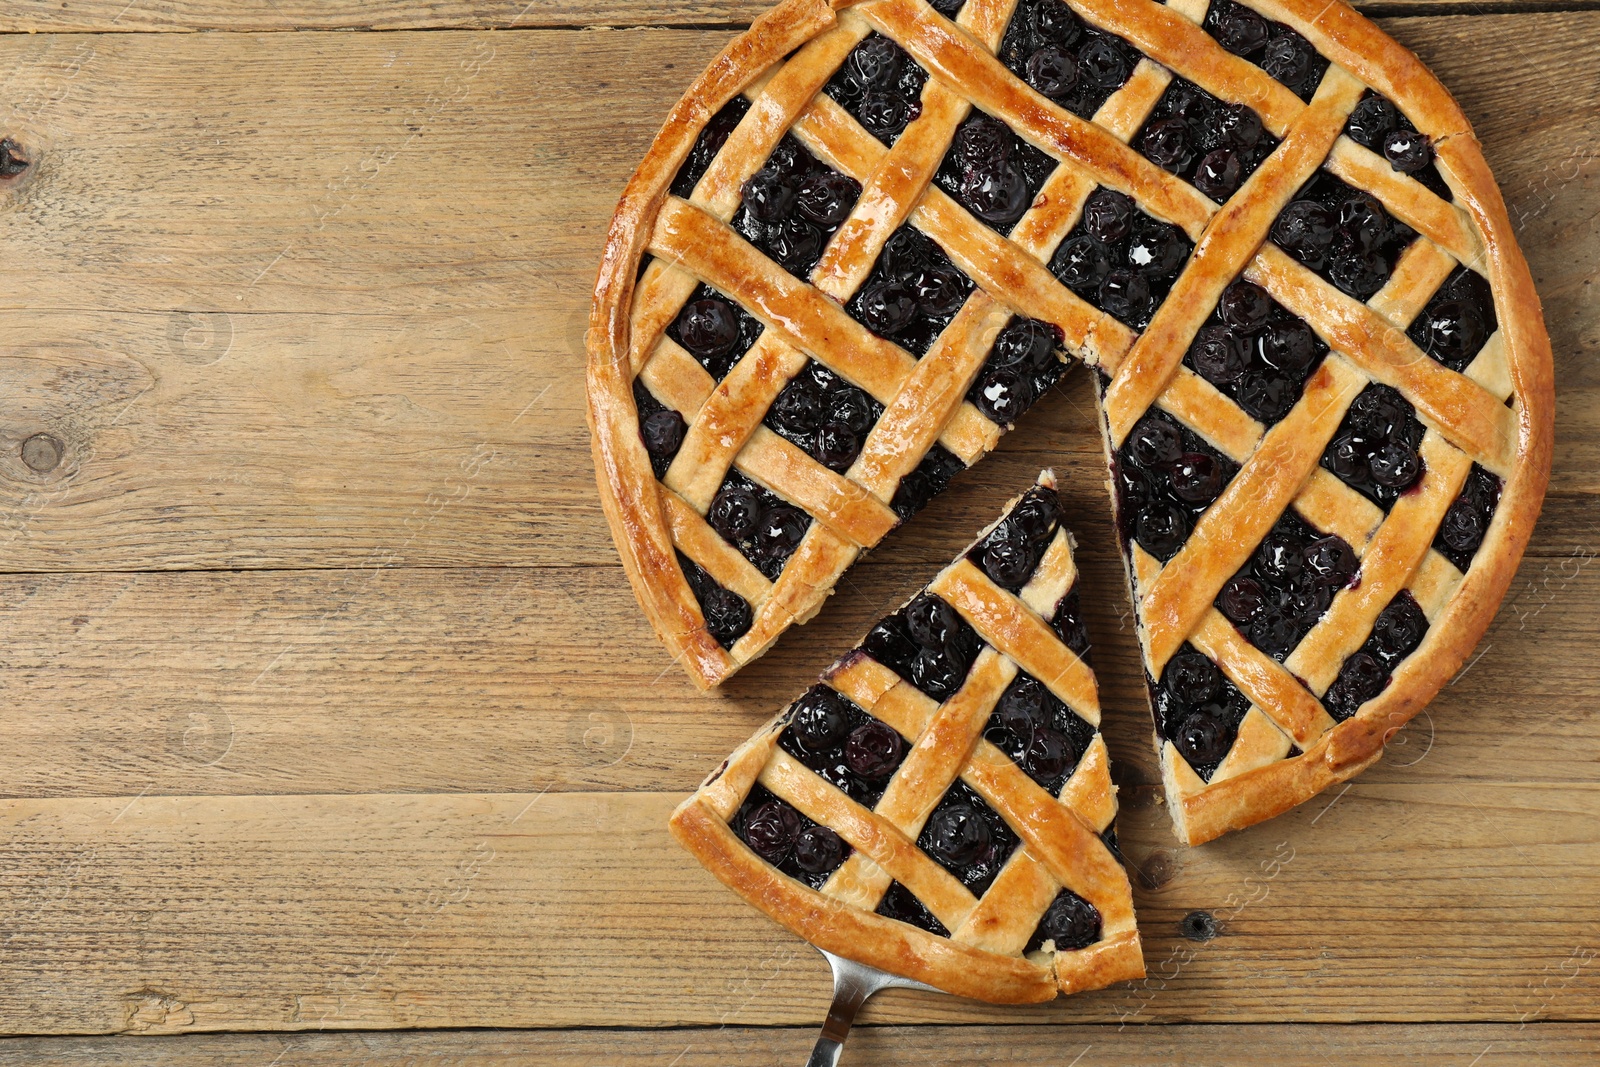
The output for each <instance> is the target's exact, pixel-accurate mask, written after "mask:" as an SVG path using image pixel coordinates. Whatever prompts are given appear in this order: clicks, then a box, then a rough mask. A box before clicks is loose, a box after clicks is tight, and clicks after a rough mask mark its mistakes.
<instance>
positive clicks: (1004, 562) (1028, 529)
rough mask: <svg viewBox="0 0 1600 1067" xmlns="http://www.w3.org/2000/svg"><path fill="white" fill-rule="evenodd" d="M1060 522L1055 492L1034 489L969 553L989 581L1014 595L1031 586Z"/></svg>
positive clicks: (1041, 488) (1025, 494) (1058, 503)
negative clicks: (1035, 572) (1029, 584)
mask: <svg viewBox="0 0 1600 1067" xmlns="http://www.w3.org/2000/svg"><path fill="white" fill-rule="evenodd" d="M1060 523H1061V504H1060V502H1059V501H1058V500H1057V499H1056V494H1055V491H1054V490H1052V489H1046V488H1044V487H1043V486H1035V487H1034V488H1032V489H1029V490H1028V491H1027V492H1026V493H1024V494H1023V495H1022V499H1021V500H1019V501H1017V505H1016V507H1014V508H1012V509H1011V511H1010V512H1009V513H1007V515H1006V517H1005V518H1003V519H1001V520H1000V521H999V522H998V523H996V524H995V527H994V529H992V530H990V531H989V532H988V533H987V534H985V535H984V536H983V537H982V538H981V539H980V540H979V541H978V543H977V544H975V545H973V546H972V548H971V549H970V550H969V551H968V552H967V558H968V559H970V560H971V561H972V562H973V563H974V564H976V565H977V567H978V568H979V569H980V570H982V571H983V573H985V574H987V575H988V576H989V579H990V580H991V581H993V582H994V583H995V584H996V585H998V586H1000V587H1001V588H1002V589H1009V590H1011V591H1012V592H1013V593H1014V592H1016V591H1017V590H1019V589H1021V588H1022V587H1023V586H1024V585H1026V584H1027V583H1028V579H1029V578H1032V577H1033V572H1034V569H1035V568H1036V567H1038V566H1039V560H1040V559H1041V558H1043V556H1044V551H1045V549H1047V548H1049V547H1050V542H1051V541H1052V540H1053V539H1054V538H1055V534H1056V529H1057V527H1058V526H1059V525H1060Z"/></svg>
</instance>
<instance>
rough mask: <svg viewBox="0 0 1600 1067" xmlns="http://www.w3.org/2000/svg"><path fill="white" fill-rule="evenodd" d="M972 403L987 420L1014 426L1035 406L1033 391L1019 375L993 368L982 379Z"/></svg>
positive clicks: (975, 390) (976, 388) (1003, 369)
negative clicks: (1030, 406) (1019, 418)
mask: <svg viewBox="0 0 1600 1067" xmlns="http://www.w3.org/2000/svg"><path fill="white" fill-rule="evenodd" d="M972 402H973V405H974V406H975V407H977V409H978V410H979V411H981V412H983V414H984V415H985V416H986V417H987V418H989V419H991V420H992V421H994V422H996V423H999V424H1000V425H1001V426H1010V425H1011V424H1012V423H1013V422H1015V421H1016V420H1017V417H1018V416H1020V415H1021V414H1022V413H1023V412H1024V411H1027V410H1028V406H1029V405H1030V404H1032V403H1033V389H1032V387H1031V386H1030V385H1029V383H1028V380H1027V379H1026V378H1024V377H1023V376H1022V375H1021V374H1020V373H1018V372H1017V371H1014V370H1011V369H1009V368H1007V367H993V368H990V369H989V370H987V371H984V373H983V375H982V377H980V378H979V379H978V381H977V384H976V386H975V387H974V389H973V397H972Z"/></svg>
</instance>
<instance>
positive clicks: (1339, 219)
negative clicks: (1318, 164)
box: [1272, 171, 1417, 300]
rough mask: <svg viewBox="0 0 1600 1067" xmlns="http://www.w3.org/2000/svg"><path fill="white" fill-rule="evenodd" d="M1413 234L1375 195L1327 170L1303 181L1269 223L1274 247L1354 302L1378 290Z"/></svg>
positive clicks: (1368, 296) (1391, 272) (1414, 235)
mask: <svg viewBox="0 0 1600 1067" xmlns="http://www.w3.org/2000/svg"><path fill="white" fill-rule="evenodd" d="M1416 236H1417V231H1415V230H1413V229H1412V228H1411V227H1409V226H1407V225H1406V224H1405V223H1403V222H1401V221H1400V220H1398V219H1396V218H1394V217H1393V216H1391V215H1390V214H1389V213H1388V212H1387V211H1385V210H1384V207H1383V204H1381V203H1380V202H1379V201H1378V198H1377V197H1375V196H1373V195H1372V194H1371V193H1367V192H1362V191H1361V190H1359V189H1352V188H1351V187H1350V186H1348V185H1346V184H1345V183H1344V182H1342V181H1340V180H1339V179H1338V178H1335V177H1334V176H1333V175H1332V174H1329V173H1328V172H1327V171H1319V172H1318V173H1317V175H1316V177H1314V178H1312V179H1311V180H1310V181H1309V182H1307V183H1306V185H1305V187H1304V188H1302V189H1301V190H1300V192H1299V193H1297V194H1296V195H1295V199H1294V200H1293V201H1292V202H1291V203H1290V204H1289V206H1288V207H1286V208H1284V209H1283V212H1282V214H1280V215H1279V216H1278V217H1277V219H1276V220H1275V221H1274V222H1273V223H1272V240H1273V241H1274V242H1276V243H1277V245H1278V246H1279V247H1280V248H1282V249H1283V250H1284V251H1285V252H1287V253H1289V254H1290V255H1291V256H1293V257H1294V258H1295V259H1297V260H1299V261H1300V262H1301V263H1303V264H1305V266H1307V267H1308V268H1310V269H1311V270H1313V271H1315V272H1316V273H1318V274H1320V275H1322V277H1324V278H1326V279H1327V280H1328V281H1330V282H1332V283H1333V284H1334V285H1336V286H1338V288H1339V289H1340V290H1341V291H1343V292H1345V293H1348V294H1349V295H1351V296H1353V297H1355V298H1356V299H1357V300H1368V299H1371V298H1372V296H1373V295H1375V294H1376V293H1377V292H1378V290H1379V289H1382V288H1383V287H1384V285H1385V283H1387V282H1388V281H1389V276H1390V275H1391V274H1393V273H1394V265H1395V263H1396V262H1397V261H1398V260H1399V259H1400V253H1401V252H1402V251H1404V250H1405V247H1406V245H1408V244H1410V243H1411V241H1412V239H1413V238H1415V237H1416Z"/></svg>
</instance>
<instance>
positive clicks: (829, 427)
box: [811, 422, 861, 474]
mask: <svg viewBox="0 0 1600 1067" xmlns="http://www.w3.org/2000/svg"><path fill="white" fill-rule="evenodd" d="M811 454H812V455H813V456H815V457H816V459H817V462H818V463H821V464H822V465H823V466H824V467H827V468H828V469H829V470H832V471H838V472H839V473H841V474H843V473H844V472H845V471H847V470H849V469H850V464H852V463H854V462H855V461H856V457H857V456H859V455H860V454H861V436H860V435H859V434H857V433H855V432H854V431H852V430H851V429H850V427H848V426H843V425H840V424H839V423H836V422H829V423H827V424H825V425H824V426H823V427H822V428H821V429H819V430H818V431H817V439H816V447H815V448H813V449H812V452H811Z"/></svg>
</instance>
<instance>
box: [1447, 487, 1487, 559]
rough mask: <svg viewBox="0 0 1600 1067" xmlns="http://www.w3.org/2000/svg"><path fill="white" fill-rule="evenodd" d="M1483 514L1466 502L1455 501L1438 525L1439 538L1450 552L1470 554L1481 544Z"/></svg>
mask: <svg viewBox="0 0 1600 1067" xmlns="http://www.w3.org/2000/svg"><path fill="white" fill-rule="evenodd" d="M1485 525H1486V523H1485V520H1484V517H1483V514H1482V513H1481V512H1480V511H1478V509H1477V508H1475V507H1473V506H1472V504H1471V503H1470V502H1468V501H1466V500H1457V501H1456V502H1455V503H1454V504H1451V505H1450V510H1449V511H1446V512H1445V513H1444V521H1443V522H1442V523H1441V524H1440V525H1439V538H1440V539H1441V540H1442V541H1444V543H1445V544H1446V545H1448V546H1449V547H1450V548H1451V549H1452V550H1454V551H1456V552H1460V553H1467V554H1470V553H1472V552H1476V551H1477V550H1478V546H1479V545H1481V544H1483V533H1484V528H1485Z"/></svg>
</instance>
